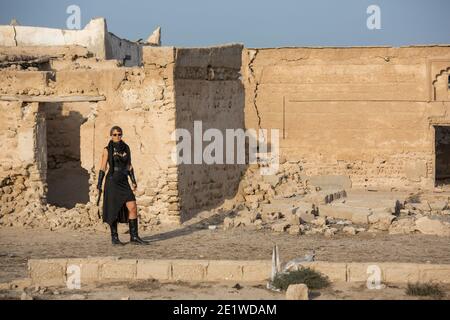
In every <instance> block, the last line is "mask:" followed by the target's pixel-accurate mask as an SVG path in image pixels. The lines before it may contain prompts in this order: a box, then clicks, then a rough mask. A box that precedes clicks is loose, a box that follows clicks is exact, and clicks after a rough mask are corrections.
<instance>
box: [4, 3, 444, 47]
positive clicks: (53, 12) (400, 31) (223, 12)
mask: <svg viewBox="0 0 450 320" xmlns="http://www.w3.org/2000/svg"><path fill="white" fill-rule="evenodd" d="M72 4H76V5H78V6H79V7H80V9H81V24H82V27H84V25H85V24H86V23H88V22H89V20H90V19H91V18H93V17H99V16H102V17H105V18H106V19H107V22H108V29H109V31H111V32H113V33H115V34H116V35H118V36H120V37H123V38H127V39H130V40H137V39H139V38H143V39H146V38H147V37H148V35H149V34H150V33H151V32H152V31H153V30H154V29H155V28H156V27H157V26H158V25H159V26H161V28H162V44H163V45H174V46H190V47H194V46H208V45H215V44H221V43H231V42H239V43H243V44H244V45H245V46H246V47H283V46H358V45H361V46H366V45H393V46H401V45H410V44H435V43H441V44H450V16H449V13H450V0H409V1H408V0H314V1H301V0H297V1H294V0H278V1H267V0H259V1H256V0H247V1H245V0H226V1H225V0H222V1H216V0H191V1H187V0H185V1H182V0H159V1H153V0H146V1H144V0H108V1H107V0H39V1H32V0H11V1H7V0H0V24H9V22H10V20H11V18H13V17H15V18H16V19H17V20H18V21H19V22H20V24H21V25H33V26H46V27H53V28H66V20H67V18H68V16H69V15H68V14H67V13H66V8H67V7H68V6H69V5H72ZM372 4H375V5H378V6H379V7H380V9H381V29H380V30H369V29H368V28H367V26H366V20H367V18H368V16H369V15H368V14H367V13H366V9H367V7H368V6H369V5H372Z"/></svg>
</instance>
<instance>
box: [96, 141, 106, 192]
mask: <svg viewBox="0 0 450 320" xmlns="http://www.w3.org/2000/svg"><path fill="white" fill-rule="evenodd" d="M107 163H108V150H107V149H106V148H105V149H103V154H102V160H101V161H100V171H99V173H98V182H97V189H98V190H100V191H101V190H102V183H103V178H104V177H105V171H106V164H107Z"/></svg>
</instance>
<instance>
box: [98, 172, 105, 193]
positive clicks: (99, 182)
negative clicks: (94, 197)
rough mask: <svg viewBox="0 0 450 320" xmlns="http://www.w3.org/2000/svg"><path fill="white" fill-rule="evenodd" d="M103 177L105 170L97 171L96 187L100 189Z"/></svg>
mask: <svg viewBox="0 0 450 320" xmlns="http://www.w3.org/2000/svg"><path fill="white" fill-rule="evenodd" d="M104 177H105V171H103V170H100V171H99V173H98V182H97V189H98V190H100V191H102V183H103V178H104Z"/></svg>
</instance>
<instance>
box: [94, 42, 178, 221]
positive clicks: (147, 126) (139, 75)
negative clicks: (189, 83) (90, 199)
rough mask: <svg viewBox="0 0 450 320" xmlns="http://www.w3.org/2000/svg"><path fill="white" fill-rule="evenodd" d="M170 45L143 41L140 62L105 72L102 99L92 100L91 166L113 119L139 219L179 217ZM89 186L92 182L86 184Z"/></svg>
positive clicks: (103, 142)
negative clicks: (124, 148) (127, 156)
mask: <svg viewBox="0 0 450 320" xmlns="http://www.w3.org/2000/svg"><path fill="white" fill-rule="evenodd" d="M174 65H175V56H174V48H172V47H165V48H155V47H147V48H144V50H143V67H134V68H121V70H120V71H115V73H114V75H111V79H114V80H113V83H110V84H109V85H108V86H107V90H106V91H105V93H103V94H105V95H106V96H107V99H106V101H102V102H99V103H98V109H97V115H96V117H95V129H94V132H95V134H94V136H95V139H96V140H95V142H94V150H95V151H94V154H95V159H96V160H95V166H98V163H99V161H100V156H101V152H102V150H103V148H104V147H105V146H106V145H107V143H108V141H109V139H110V138H109V130H110V128H111V126H112V125H118V126H120V127H121V128H122V129H123V130H124V136H123V140H124V141H125V142H126V143H128V144H129V146H130V148H131V156H132V164H133V167H134V168H135V174H136V179H137V182H138V190H137V192H136V198H137V205H138V211H139V214H140V216H141V219H142V221H143V223H165V224H169V223H170V224H172V223H179V221H180V214H179V211H178V210H177V202H178V197H177V192H176V181H177V177H176V167H175V164H172V163H171V161H170V152H171V150H172V148H173V146H174V143H175V142H174V141H171V139H170V137H171V133H172V132H173V130H174V129H175V99H174V83H173V82H174V80H173V73H174V71H173V70H174ZM91 187H95V186H94V185H91Z"/></svg>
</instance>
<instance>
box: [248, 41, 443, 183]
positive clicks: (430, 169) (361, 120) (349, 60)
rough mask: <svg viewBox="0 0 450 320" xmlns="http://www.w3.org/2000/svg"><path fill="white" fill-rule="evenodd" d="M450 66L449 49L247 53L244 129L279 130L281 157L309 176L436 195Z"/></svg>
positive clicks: (364, 49)
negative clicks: (437, 135)
mask: <svg viewBox="0 0 450 320" xmlns="http://www.w3.org/2000/svg"><path fill="white" fill-rule="evenodd" d="M449 67H450V47H449V46H429V47H404V48H389V47H361V48H358V47H352V48H279V49H246V50H244V53H243V76H244V77H243V78H244V83H245V91H246V103H245V120H246V127H247V128H258V127H262V128H266V129H270V128H276V129H279V130H280V137H281V140H280V148H281V153H282V155H283V156H285V157H286V159H287V160H288V161H300V163H301V166H302V167H303V174H305V175H309V176H310V175H344V176H349V177H350V178H351V180H352V184H353V186H356V187H364V186H367V187H377V188H390V187H400V188H403V187H408V188H409V187H411V188H412V187H433V185H434V166H435V165H434V159H435V154H434V130H433V124H443V125H448V124H449V119H448V116H447V114H448V112H447V111H448V109H449V107H450V100H449V91H448V87H447V81H445V80H446V79H448V73H449Z"/></svg>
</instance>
